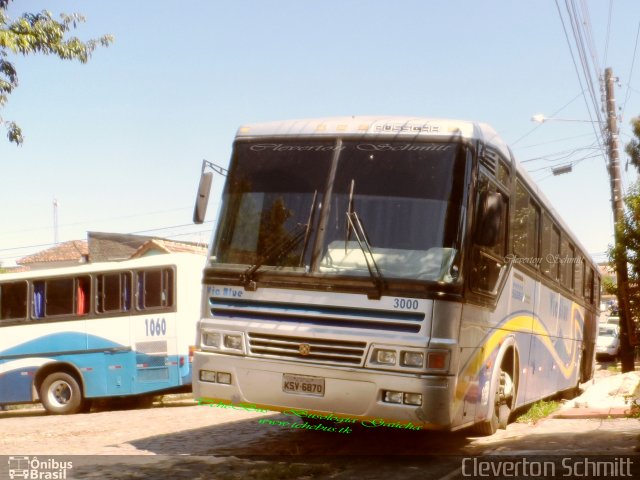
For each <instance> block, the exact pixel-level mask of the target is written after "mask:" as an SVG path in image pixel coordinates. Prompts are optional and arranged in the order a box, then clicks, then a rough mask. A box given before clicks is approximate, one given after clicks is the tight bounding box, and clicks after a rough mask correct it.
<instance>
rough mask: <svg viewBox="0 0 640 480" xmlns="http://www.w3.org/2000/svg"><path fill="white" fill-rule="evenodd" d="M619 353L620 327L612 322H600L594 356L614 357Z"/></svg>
mask: <svg viewBox="0 0 640 480" xmlns="http://www.w3.org/2000/svg"><path fill="white" fill-rule="evenodd" d="M619 354H620V327H618V325H616V324H614V323H606V324H602V323H601V324H600V328H599V331H598V340H597V341H596V357H611V358H615V357H617V356H618V355H619Z"/></svg>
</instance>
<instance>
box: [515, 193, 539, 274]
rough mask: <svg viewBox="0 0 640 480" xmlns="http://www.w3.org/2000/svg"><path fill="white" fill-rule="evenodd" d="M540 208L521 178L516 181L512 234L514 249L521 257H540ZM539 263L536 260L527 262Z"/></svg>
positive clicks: (528, 258)
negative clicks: (521, 181)
mask: <svg viewBox="0 0 640 480" xmlns="http://www.w3.org/2000/svg"><path fill="white" fill-rule="evenodd" d="M539 221H540V209H539V208H538V207H537V205H536V204H535V203H534V202H533V201H532V199H531V197H530V196H529V193H528V192H527V191H526V190H525V188H524V186H523V185H522V184H521V183H520V180H518V182H517V183H516V204H515V212H514V218H513V224H512V225H513V226H512V230H511V235H512V239H513V251H514V252H515V254H516V255H517V256H518V257H520V258H525V259H527V260H530V259H536V258H537V257H538V225H539ZM525 263H526V264H528V265H537V263H536V262H531V263H530V262H525Z"/></svg>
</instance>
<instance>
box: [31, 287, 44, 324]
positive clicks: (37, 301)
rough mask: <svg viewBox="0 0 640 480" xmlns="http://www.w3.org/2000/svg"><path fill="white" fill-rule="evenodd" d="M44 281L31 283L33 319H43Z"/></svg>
mask: <svg viewBox="0 0 640 480" xmlns="http://www.w3.org/2000/svg"><path fill="white" fill-rule="evenodd" d="M44 290H45V288H44V281H42V280H38V281H35V282H33V318H43V317H44Z"/></svg>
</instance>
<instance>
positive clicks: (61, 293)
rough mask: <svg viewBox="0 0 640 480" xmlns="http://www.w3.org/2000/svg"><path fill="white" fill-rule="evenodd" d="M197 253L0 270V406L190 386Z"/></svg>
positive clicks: (49, 405)
mask: <svg viewBox="0 0 640 480" xmlns="http://www.w3.org/2000/svg"><path fill="white" fill-rule="evenodd" d="M203 263H204V258H203V257H202V256H201V255H195V254H188V253H171V254H162V255H154V256H150V257H144V258H138V259H132V260H126V261H121V262H109V263H96V264H84V265H78V266H74V267H65V268H54V269H47V270H36V271H29V272H20V273H6V274H1V275H0V405H7V404H19V403H29V402H36V401H40V402H41V403H42V405H43V406H44V408H45V409H46V410H47V411H48V412H49V413H53V414H72V413H78V412H83V411H85V412H86V411H88V410H89V408H90V407H91V402H92V401H93V400H95V399H99V398H108V397H131V396H138V397H139V398H145V397H146V398H152V396H153V395H154V394H157V393H159V392H169V391H174V390H185V389H186V390H190V386H191V360H192V352H193V343H194V341H195V335H196V322H197V320H198V318H199V284H200V279H201V272H202V268H203Z"/></svg>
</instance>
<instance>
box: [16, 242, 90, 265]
mask: <svg viewBox="0 0 640 480" xmlns="http://www.w3.org/2000/svg"><path fill="white" fill-rule="evenodd" d="M88 255H89V246H88V244H87V242H86V241H85V240H71V241H69V242H64V243H60V244H58V245H56V246H55V247H51V248H48V249H47V250H43V251H41V252H38V253H34V254H33V255H27V256H26V257H22V258H21V259H20V260H18V261H17V262H16V263H17V264H19V265H30V264H33V263H47V262H71V261H78V262H81V261H82V259H83V258H86V257H87V256H88Z"/></svg>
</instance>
